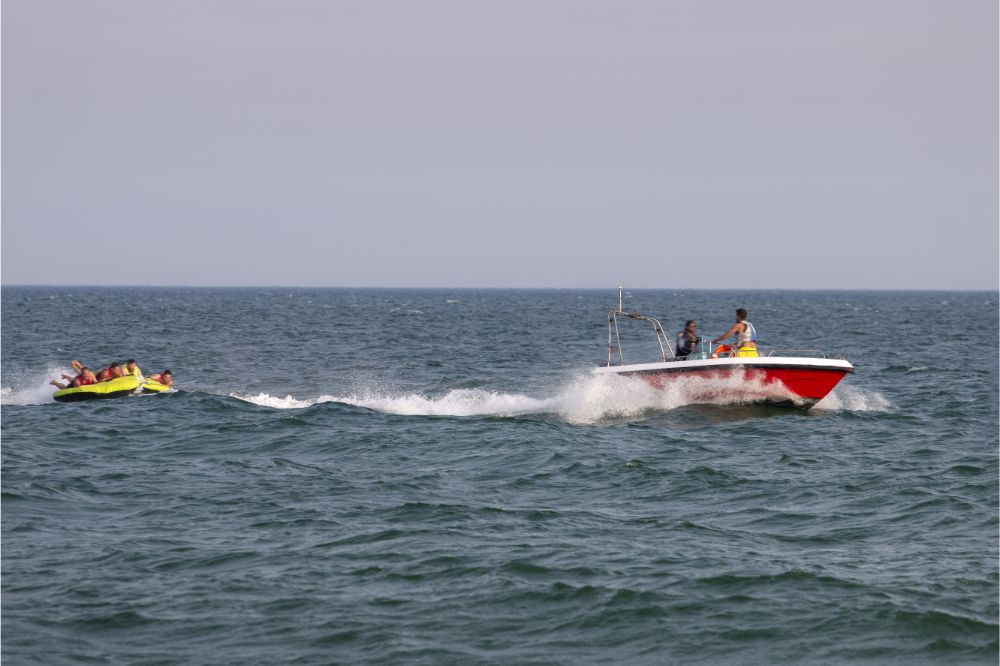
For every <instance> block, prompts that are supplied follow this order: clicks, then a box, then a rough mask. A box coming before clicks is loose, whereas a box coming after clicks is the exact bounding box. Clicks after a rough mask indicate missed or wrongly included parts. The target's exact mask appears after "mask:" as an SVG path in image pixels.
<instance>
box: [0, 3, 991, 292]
mask: <svg viewBox="0 0 1000 666" xmlns="http://www.w3.org/2000/svg"><path fill="white" fill-rule="evenodd" d="M2 12H3V16H2V31H3V34H2V49H3V78H2V88H3V90H2V93H3V95H2V110H3V137H2V138H3V142H2V151H3V164H2V166H3V172H2V173H3V183H2V185H3V191H2V196H3V198H2V281H3V283H4V284H67V285H73V284H154V285H215V286H221V285H287V286H296V285H298V286H412V287H435V286H437V287H609V288H611V289H613V288H614V287H615V286H616V285H618V284H619V283H624V284H625V285H626V286H630V287H633V288H641V287H646V288H652V287H664V288H671V287H676V288H691V287H705V288H832V289H838V288H845V289H847V288H851V289H853V288H893V289H894V288H908V289H996V288H997V283H998V243H1000V241H998V185H997V183H998V159H997V153H998V131H997V128H998V108H997V95H998V92H997V88H998V71H997V70H998V66H997V63H998V46H997V33H998V15H997V12H998V10H997V2H996V0H940V1H935V2H928V1H921V0H847V1H845V0H836V1H833V0H828V1H825V2H802V1H801V0H787V1H783V2H775V1H769V0H753V1H747V0H728V1H718V2H701V1H697V0H685V1H683V2H681V1H668V0H658V1H638V0H637V1H632V2H628V1H626V2H617V1H613V0H601V1H581V0H567V1H564V2H549V1H544V0H541V1H540V0H525V1H523V2H519V1H514V0H502V1H499V0H498V1H491V2H486V1H483V2H469V1H466V0H456V1H454V2H444V1H438V0H433V1H422V0H414V1H410V0H397V1H394V2H381V1H376V0H351V1H348V0H341V1H337V0H270V1H249V0H231V1H213V0H146V1H140V2H136V1H134V0H120V1H102V0H59V1H51V0H3V3H2Z"/></svg>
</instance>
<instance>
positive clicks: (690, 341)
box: [676, 319, 701, 359]
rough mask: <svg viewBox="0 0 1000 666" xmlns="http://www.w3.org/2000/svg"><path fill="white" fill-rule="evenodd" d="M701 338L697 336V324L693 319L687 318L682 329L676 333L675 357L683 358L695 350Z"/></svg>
mask: <svg viewBox="0 0 1000 666" xmlns="http://www.w3.org/2000/svg"><path fill="white" fill-rule="evenodd" d="M699 342H701V338H699V337H698V324H697V323H695V321H694V320H693V319H689V320H688V321H687V323H685V324H684V330H683V331H681V332H680V333H678V334H677V344H676V347H677V353H676V356H677V358H681V359H683V358H685V357H686V356H687V355H688V354H690V353H691V352H693V351H694V350H695V347H697V346H698V343H699Z"/></svg>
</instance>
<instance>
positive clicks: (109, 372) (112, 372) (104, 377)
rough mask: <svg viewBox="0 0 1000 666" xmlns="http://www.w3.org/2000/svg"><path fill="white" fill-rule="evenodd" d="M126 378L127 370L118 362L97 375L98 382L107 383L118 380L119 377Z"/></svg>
mask: <svg viewBox="0 0 1000 666" xmlns="http://www.w3.org/2000/svg"><path fill="white" fill-rule="evenodd" d="M124 376H125V370H124V369H123V368H122V364H121V363H119V362H118V361H115V362H114V363H112V364H111V365H109V366H108V367H106V368H102V369H101V370H100V371H99V372H98V373H97V381H99V382H107V381H111V380H112V379H118V378H119V377H124Z"/></svg>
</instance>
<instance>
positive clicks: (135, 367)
mask: <svg viewBox="0 0 1000 666" xmlns="http://www.w3.org/2000/svg"><path fill="white" fill-rule="evenodd" d="M125 374H126V375H132V376H133V377H142V370H140V369H139V364H138V363H136V362H135V359H134V358H130V359H129V360H127V361H125Z"/></svg>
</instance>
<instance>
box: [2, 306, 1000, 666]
mask: <svg viewBox="0 0 1000 666" xmlns="http://www.w3.org/2000/svg"><path fill="white" fill-rule="evenodd" d="M616 297H617V294H616V293H614V292H613V291H611V290H609V291H608V292H595V291H572V290H563V291H444V290H441V291H417V290H300V289H294V290H289V289H248V290H208V289H206V290H196V289H191V290H178V289H68V288H4V289H3V318H2V343H3V344H2V355H3V356H2V359H3V377H2V400H3V407H2V434H3V448H2V456H3V477H2V481H3V522H2V536H3V544H2V545H3V550H2V555H3V619H2V622H3V625H2V629H3V633H2V636H3V658H4V661H5V663H10V664H72V663H91V664H192V663H205V664H209V663H211V664H222V663H226V664H261V663H300V664H313V663H315V664H326V663H407V664H411V663H412V664H452V663H453V664H468V663H494V664H509V663H517V664H578V663H594V664H598V663H601V664H603V663H609V662H625V663H641V664H647V663H648V664H660V663H779V662H797V663H842V662H850V661H855V662H861V663H870V662H877V663H901V664H902V663H906V664H910V663H996V661H997V658H998V641H997V636H998V601H997V599H998V575H997V566H998V559H997V558H998V552H997V551H998V548H997V544H998V521H997V506H998V492H997V487H998V486H997V484H998V473H997V472H998V469H997V468H998V465H997V433H998V417H997V408H998V390H997V389H998V378H997V368H998V358H997V349H996V325H997V320H998V314H997V300H998V299H997V294H996V293H995V292H982V293H885V292H736V293H733V292H675V291H634V292H633V293H632V298H631V299H630V300H629V301H628V303H627V307H629V308H631V309H639V310H642V311H644V312H648V313H649V314H652V315H654V316H658V317H660V318H661V319H662V321H663V323H664V325H665V326H667V327H668V328H670V329H679V328H680V326H681V324H682V322H683V321H684V320H685V319H688V318H694V319H697V320H698V321H699V324H700V325H701V329H702V332H703V333H707V334H709V335H718V334H719V333H721V332H722V331H723V330H725V328H726V327H728V325H729V324H730V323H731V320H732V311H733V309H734V308H736V307H739V306H745V307H746V308H747V309H748V310H749V311H750V319H751V320H752V321H753V322H754V324H755V325H756V326H757V328H758V330H759V332H760V335H761V341H762V344H763V345H765V346H779V347H795V348H820V349H824V350H826V351H827V352H830V353H834V354H843V355H845V356H847V357H848V358H849V360H851V361H852V363H854V365H855V366H856V368H857V372H856V374H854V375H851V376H849V377H848V378H847V379H846V380H845V381H844V382H843V383H842V384H841V386H840V387H838V388H837V389H836V391H835V392H834V394H833V395H831V396H830V397H829V398H827V399H826V400H824V401H823V402H822V403H820V405H819V406H818V407H817V408H816V409H814V410H812V411H809V412H800V411H794V410H786V409H777V408H767V407H759V406H752V405H738V404H737V405H693V404H689V403H690V400H688V399H687V398H686V396H685V394H684V391H683V390H676V389H675V390H671V391H655V390H653V389H651V388H649V387H648V386H647V385H645V384H642V383H639V382H636V381H633V380H625V379H621V378H618V379H615V378H604V379H600V380H599V379H595V378H593V377H589V376H588V374H587V373H588V370H589V369H590V368H591V367H592V366H593V365H594V364H595V363H596V362H598V361H600V360H601V359H602V358H604V357H606V347H605V345H606V339H607V338H606V336H607V333H606V315H607V311H608V310H609V309H610V307H611V306H612V304H613V303H614V302H615V301H616ZM647 333H648V331H646V330H645V329H634V330H630V331H629V332H628V337H626V338H625V341H624V343H625V344H624V351H625V353H626V360H628V361H630V362H641V361H649V360H655V355H654V354H653V353H652V350H651V349H650V347H649V345H648V342H649V341H648V340H646V336H647ZM632 340H634V344H632V345H630V344H629V342H630V341H632ZM643 343H647V344H643ZM129 356H134V357H136V358H137V359H138V360H139V361H140V364H141V365H142V366H143V368H144V370H146V371H147V372H150V371H154V370H159V369H162V368H164V367H169V368H171V369H172V370H173V371H174V374H175V377H176V386H177V388H178V389H179V390H178V391H176V392H174V393H171V394H169V395H161V396H146V397H140V398H127V399H121V400H112V401H101V402H88V403H74V404H58V403H54V402H52V401H51V398H50V396H51V390H52V389H51V387H47V386H46V382H47V381H48V380H49V379H51V378H53V377H55V376H57V375H58V372H59V371H60V370H68V367H69V361H70V359H71V358H81V359H82V360H83V361H84V362H86V363H89V364H92V365H98V364H104V363H107V362H109V361H111V360H116V359H117V360H121V359H124V358H127V357H129Z"/></svg>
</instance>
